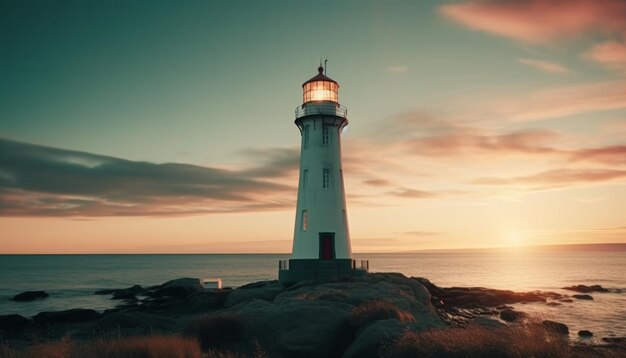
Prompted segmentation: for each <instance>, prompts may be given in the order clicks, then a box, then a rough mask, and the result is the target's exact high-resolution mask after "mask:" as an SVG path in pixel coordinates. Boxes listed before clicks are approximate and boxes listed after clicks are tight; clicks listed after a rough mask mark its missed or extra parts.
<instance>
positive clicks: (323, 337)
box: [221, 299, 350, 357]
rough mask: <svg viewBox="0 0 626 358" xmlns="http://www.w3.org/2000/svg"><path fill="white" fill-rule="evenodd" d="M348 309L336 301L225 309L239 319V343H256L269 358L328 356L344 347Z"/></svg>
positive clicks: (256, 302)
mask: <svg viewBox="0 0 626 358" xmlns="http://www.w3.org/2000/svg"><path fill="white" fill-rule="evenodd" d="M349 311H350V306H348V305H345V304H340V303H337V302H324V301H302V300H286V301H283V302H281V303H280V304H276V303H274V302H269V301H265V300H256V299H255V300H252V301H250V302H244V303H241V304H238V305H236V306H233V307H231V308H229V309H226V310H225V311H221V312H223V314H232V315H234V316H236V317H240V318H241V322H243V328H242V333H241V342H254V341H255V340H256V341H258V342H259V344H260V345H261V347H263V349H264V350H265V351H266V352H267V355H268V356H269V357H274V356H276V357H328V356H332V355H333V353H334V352H336V351H337V348H336V346H337V345H340V344H345V343H346V342H345V340H344V339H342V337H346V336H345V332H343V331H342V329H341V328H342V327H343V325H342V323H343V322H344V321H345V320H346V319H347V318H348V315H349Z"/></svg>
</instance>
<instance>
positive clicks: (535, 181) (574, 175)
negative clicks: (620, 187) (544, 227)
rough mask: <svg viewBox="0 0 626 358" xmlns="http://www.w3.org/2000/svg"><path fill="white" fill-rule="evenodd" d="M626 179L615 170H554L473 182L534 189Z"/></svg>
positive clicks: (623, 173)
mask: <svg viewBox="0 0 626 358" xmlns="http://www.w3.org/2000/svg"><path fill="white" fill-rule="evenodd" d="M621 178H626V170H613V169H554V170H548V171H544V172H540V173H536V174H532V175H527V176H517V177H511V178H495V177H487V178H478V179H475V180H473V181H472V183H473V184H480V185H524V186H530V187H531V188H533V189H545V188H550V187H562V186H570V185H575V184H589V183H599V182H606V181H610V180H614V179H621Z"/></svg>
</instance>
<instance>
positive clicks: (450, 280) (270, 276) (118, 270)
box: [0, 250, 626, 339]
mask: <svg viewBox="0 0 626 358" xmlns="http://www.w3.org/2000/svg"><path fill="white" fill-rule="evenodd" d="M288 258H289V256H288V255H281V254H275V255H274V254H185V255H182V254H170V255H160V254H159V255H157V254H154V255H0V315H4V314H11V313H17V314H21V315H23V316H33V315H35V314H37V313H38V312H42V311H55V310H64V309H70V308H92V309H96V310H100V311H103V310H105V309H107V308H112V307H114V306H115V305H116V304H117V303H118V302H117V301H113V300H111V299H110V296H101V295H94V291H96V290H100V289H106V288H126V287H130V286H132V285H135V284H139V285H142V286H152V285H158V284H161V283H163V282H166V281H168V280H171V279H175V278H181V277H196V278H202V279H204V278H220V279H222V282H223V285H224V286H225V287H237V286H241V285H244V284H247V283H250V282H256V281H262V280H274V279H276V278H277V273H278V262H279V260H285V259H288ZM354 258H355V259H357V260H369V266H370V271H371V272H400V273H403V274H404V275H406V276H415V277H425V278H428V279H429V280H430V281H431V282H433V283H434V284H436V285H438V286H441V287H451V286H460V287H488V288H497V289H507V290H514V291H535V290H541V291H552V292H558V293H561V294H569V295H572V294H575V292H571V291H566V290H563V289H562V287H565V286H571V285H577V284H584V285H602V286H603V287H605V288H608V289H610V290H614V291H618V290H620V291H622V293H617V292H610V293H591V295H592V296H593V298H594V299H593V300H592V301H583V300H575V302H574V303H563V304H562V305H560V306H554V307H552V306H547V305H546V304H543V303H532V304H518V305H514V306H515V308H516V309H519V310H521V311H524V312H527V313H530V314H531V315H536V316H537V317H541V318H542V319H551V320H555V321H559V322H563V323H565V324H567V325H568V326H569V328H570V332H571V333H570V335H571V337H572V339H577V338H576V332H578V331H579V330H583V329H586V330H590V331H592V332H594V335H595V337H597V338H595V339H598V338H599V337H609V336H611V337H615V336H618V337H623V336H626V252H624V251H617V252H616V251H606V252H604V251H595V252H524V251H515V250H511V251H506V250H505V251H484V252H483V251H471V250H470V251H463V250H460V251H439V252H429V251H424V252H417V253H400V254H397V253H396V254H357V255H354ZM29 290H44V291H47V292H48V293H49V294H50V297H48V298H47V299H44V300H38V301H33V302H14V301H11V300H10V298H11V297H12V296H13V295H15V294H18V293H20V292H23V291H29Z"/></svg>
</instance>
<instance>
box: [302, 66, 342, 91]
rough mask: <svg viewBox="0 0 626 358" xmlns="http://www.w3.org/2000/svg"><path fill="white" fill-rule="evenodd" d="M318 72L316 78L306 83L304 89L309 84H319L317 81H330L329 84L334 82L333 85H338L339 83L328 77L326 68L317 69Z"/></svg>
mask: <svg viewBox="0 0 626 358" xmlns="http://www.w3.org/2000/svg"><path fill="white" fill-rule="evenodd" d="M317 72H318V74H317V75H315V76H314V77H312V78H311V79H310V80H308V81H306V82H304V83H303V84H302V87H304V86H305V85H306V84H307V83H311V82H317V81H328V82H333V83H337V81H335V80H333V79H332V78H330V77H328V76H326V75H325V74H324V67H322V66H320V67H318V68H317Z"/></svg>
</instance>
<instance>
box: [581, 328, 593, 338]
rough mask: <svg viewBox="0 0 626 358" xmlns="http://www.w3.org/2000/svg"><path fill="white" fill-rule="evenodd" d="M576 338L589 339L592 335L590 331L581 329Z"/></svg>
mask: <svg viewBox="0 0 626 358" xmlns="http://www.w3.org/2000/svg"><path fill="white" fill-rule="evenodd" d="M578 336H579V337H583V338H589V337H593V333H592V332H591V331H588V330H586V329H583V330H582V331H578Z"/></svg>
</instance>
